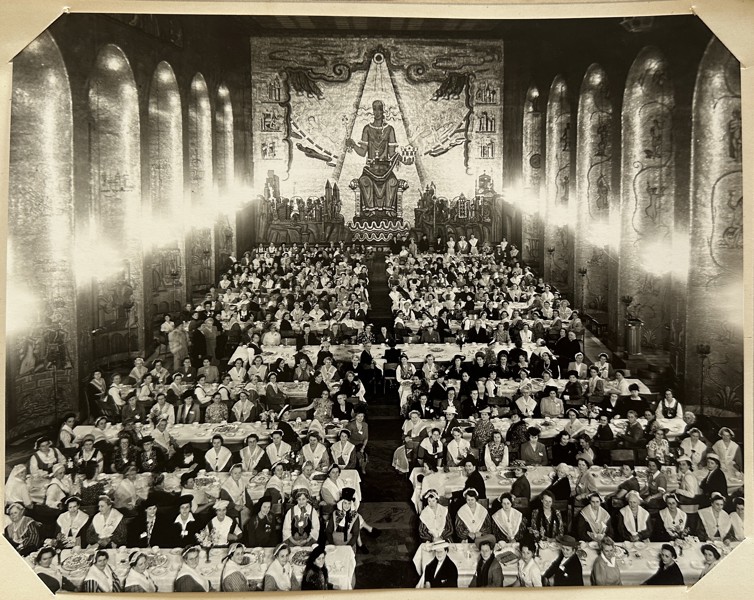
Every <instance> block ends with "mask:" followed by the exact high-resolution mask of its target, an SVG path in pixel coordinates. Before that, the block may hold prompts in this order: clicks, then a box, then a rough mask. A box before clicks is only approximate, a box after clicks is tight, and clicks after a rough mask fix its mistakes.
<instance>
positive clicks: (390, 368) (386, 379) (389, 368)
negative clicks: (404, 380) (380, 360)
mask: <svg viewBox="0 0 754 600" xmlns="http://www.w3.org/2000/svg"><path fill="white" fill-rule="evenodd" d="M397 369H398V363H385V368H384V371H383V373H382V393H383V394H385V393H386V391H387V387H388V384H390V386H391V387H392V386H393V384H394V385H395V387H398V380H397V379H396V377H395V372H396V370H397ZM388 372H390V373H392V375H388Z"/></svg>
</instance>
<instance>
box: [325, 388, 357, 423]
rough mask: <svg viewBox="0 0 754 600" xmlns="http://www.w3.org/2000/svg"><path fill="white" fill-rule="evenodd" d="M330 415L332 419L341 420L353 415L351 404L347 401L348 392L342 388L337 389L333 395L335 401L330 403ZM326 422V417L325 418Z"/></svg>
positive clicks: (348, 419) (346, 419)
mask: <svg viewBox="0 0 754 600" xmlns="http://www.w3.org/2000/svg"><path fill="white" fill-rule="evenodd" d="M331 413H332V414H331V415H330V416H331V417H332V418H333V419H340V420H341V421H350V420H351V419H352V418H353V415H354V408H353V404H352V403H351V402H349V401H348V393H347V392H345V391H343V390H342V389H340V390H338V393H337V394H336V395H335V402H334V403H332V407H331ZM325 422H327V418H326V419H325Z"/></svg>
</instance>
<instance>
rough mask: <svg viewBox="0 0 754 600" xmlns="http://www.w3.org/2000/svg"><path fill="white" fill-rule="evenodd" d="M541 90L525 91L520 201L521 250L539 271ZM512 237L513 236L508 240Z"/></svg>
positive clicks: (540, 233)
mask: <svg viewBox="0 0 754 600" xmlns="http://www.w3.org/2000/svg"><path fill="white" fill-rule="evenodd" d="M543 116H544V115H543V114H542V109H541V105H540V98H539V90H538V89H537V88H536V86H534V85H532V86H531V87H530V88H529V90H528V91H527V92H526V101H525V103H524V119H523V121H524V122H523V164H522V169H521V171H522V181H523V186H522V187H523V197H522V198H520V199H519V200H520V201H519V202H517V207H518V209H519V211H520V212H521V252H522V254H523V258H524V261H525V262H526V263H527V264H529V265H531V266H532V267H534V268H535V269H536V272H537V273H542V272H543V268H544V260H543V259H544V247H543V244H542V238H543V231H542V217H541V214H540V197H541V193H542V191H541V183H542V170H543V166H544V165H543V160H542V150H543V149H542V121H543ZM509 241H510V240H509Z"/></svg>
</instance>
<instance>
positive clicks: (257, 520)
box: [243, 496, 282, 548]
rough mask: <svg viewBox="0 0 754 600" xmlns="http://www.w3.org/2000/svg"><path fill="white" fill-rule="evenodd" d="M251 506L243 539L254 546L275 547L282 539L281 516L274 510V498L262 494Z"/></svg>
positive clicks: (248, 544) (250, 545)
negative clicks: (250, 513) (250, 514)
mask: <svg viewBox="0 0 754 600" xmlns="http://www.w3.org/2000/svg"><path fill="white" fill-rule="evenodd" d="M250 508H251V512H252V516H251V518H250V519H249V522H248V523H246V525H245V527H244V536H243V539H244V540H245V541H246V545H247V546H249V547H252V548H274V547H275V546H277V545H278V544H279V543H280V542H281V541H282V533H281V524H280V518H279V517H278V516H277V515H276V514H275V513H273V512H272V498H271V497H270V496H262V497H261V498H260V499H259V501H258V502H257V503H256V504H255V505H253V506H252V507H250Z"/></svg>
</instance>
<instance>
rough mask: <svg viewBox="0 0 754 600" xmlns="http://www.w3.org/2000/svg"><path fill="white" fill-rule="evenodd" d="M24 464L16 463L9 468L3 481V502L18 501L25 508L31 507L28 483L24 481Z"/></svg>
mask: <svg viewBox="0 0 754 600" xmlns="http://www.w3.org/2000/svg"><path fill="white" fill-rule="evenodd" d="M28 471H29V470H28V468H27V467H26V465H24V464H21V465H16V466H15V467H13V468H12V469H11V472H10V474H9V475H8V479H7V480H6V482H5V504H13V503H18V504H20V505H21V506H23V507H25V508H31V507H32V501H31V494H30V493H29V484H28V483H26V475H27V473H28Z"/></svg>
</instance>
